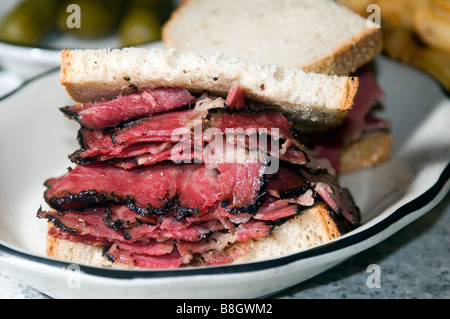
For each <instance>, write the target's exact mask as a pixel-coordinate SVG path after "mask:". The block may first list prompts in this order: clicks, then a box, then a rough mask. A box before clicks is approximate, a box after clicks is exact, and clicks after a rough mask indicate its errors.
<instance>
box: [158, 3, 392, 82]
mask: <svg viewBox="0 0 450 319" xmlns="http://www.w3.org/2000/svg"><path fill="white" fill-rule="evenodd" d="M162 39H163V42H164V44H165V45H166V46H167V47H170V48H176V49H178V50H185V51H204V52H223V53H227V54H230V55H233V56H239V57H242V58H245V59H248V60H257V61H264V62H267V63H272V64H282V65H286V66H290V67H296V68H300V69H303V70H305V71H308V72H317V73H325V74H337V75H349V74H352V73H353V72H355V71H356V70H357V69H358V68H359V67H361V66H363V65H365V64H366V63H368V62H370V61H371V60H373V59H374V58H375V57H376V56H377V55H378V54H379V53H380V52H381V50H382V46H383V41H382V33H381V30H380V29H379V28H377V27H373V24H372V25H371V24H368V23H367V21H366V20H365V19H364V18H362V17H360V16H359V15H357V14H356V13H354V12H352V11H351V10H349V9H348V8H346V7H344V6H342V5H339V4H336V3H335V2H334V1H329V0H255V1H241V0H214V1H209V0H185V1H183V2H182V3H181V5H180V6H179V8H178V9H177V10H175V11H174V12H173V14H172V16H171V18H170V19H169V21H168V22H167V23H166V24H165V25H164V27H163V32H162Z"/></svg>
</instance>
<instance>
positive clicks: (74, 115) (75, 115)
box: [59, 106, 81, 124]
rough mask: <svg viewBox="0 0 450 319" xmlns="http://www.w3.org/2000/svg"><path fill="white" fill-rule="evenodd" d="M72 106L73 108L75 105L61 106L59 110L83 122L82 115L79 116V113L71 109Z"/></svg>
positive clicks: (70, 117)
mask: <svg viewBox="0 0 450 319" xmlns="http://www.w3.org/2000/svg"><path fill="white" fill-rule="evenodd" d="M71 108H73V106H64V107H61V108H59V110H60V111H61V112H62V113H63V114H64V115H65V116H66V117H67V118H69V119H71V120H75V121H77V122H78V123H80V124H81V122H80V117H79V116H78V114H77V113H76V112H74V111H71Z"/></svg>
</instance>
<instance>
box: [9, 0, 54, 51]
mask: <svg viewBox="0 0 450 319" xmlns="http://www.w3.org/2000/svg"><path fill="white" fill-rule="evenodd" d="M60 4H61V1H58V0H25V1H21V2H20V3H19V4H18V5H17V6H16V7H14V8H13V9H12V10H11V11H10V12H9V13H7V14H6V15H5V17H3V19H2V20H1V21H0V39H1V40H2V41H7V42H11V43H16V44H20V45H35V44H37V43H38V42H39V40H40V39H41V38H42V37H43V36H44V34H45V33H46V32H47V31H48V30H49V29H51V28H52V26H54V24H55V16H56V12H57V10H58V8H59V6H60Z"/></svg>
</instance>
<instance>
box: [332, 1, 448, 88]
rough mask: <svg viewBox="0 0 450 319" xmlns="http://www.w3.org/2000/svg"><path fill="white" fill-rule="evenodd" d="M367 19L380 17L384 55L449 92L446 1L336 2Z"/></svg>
mask: <svg viewBox="0 0 450 319" xmlns="http://www.w3.org/2000/svg"><path fill="white" fill-rule="evenodd" d="M337 2H338V3H341V4H343V5H345V6H347V7H348V8H350V9H351V10H353V11H355V12H356V13H358V14H359V15H361V16H363V17H365V18H367V17H369V16H370V15H371V14H372V13H373V12H372V11H370V12H367V7H368V5H369V4H377V5H378V6H379V7H380V13H381V30H382V31H383V37H384V53H385V54H386V55H388V56H390V57H392V58H394V59H397V60H400V61H402V62H405V63H408V64H410V65H413V66H415V67H418V68H420V69H422V70H424V71H426V72H428V73H430V74H431V75H432V76H434V77H435V78H436V79H437V80H438V81H439V82H440V83H441V84H442V86H443V87H444V88H445V89H446V90H448V91H449V90H450V0H337Z"/></svg>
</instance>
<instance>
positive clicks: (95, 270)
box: [0, 56, 450, 279]
mask: <svg viewBox="0 0 450 319" xmlns="http://www.w3.org/2000/svg"><path fill="white" fill-rule="evenodd" d="M383 58H386V59H388V60H391V61H395V62H398V61H396V60H392V59H391V58H389V57H386V56H383ZM398 63H400V62H398ZM401 64H402V65H403V66H405V67H410V66H408V65H405V64H404V63H401ZM411 68H412V69H414V70H416V71H418V72H420V73H422V74H424V75H426V76H428V77H430V78H431V79H433V78H432V77H431V76H429V75H428V74H426V73H424V72H423V71H421V70H419V69H417V68H413V67H411ZM59 69H60V67H59V66H58V67H55V68H52V69H50V70H48V71H45V72H43V73H41V74H39V75H36V76H34V77H32V78H30V79H29V80H27V81H25V82H24V83H22V85H20V86H19V87H18V88H16V89H15V90H13V91H11V92H9V93H8V94H6V95H3V96H1V97H0V102H2V101H4V100H6V99H7V98H9V97H11V96H12V95H14V94H15V93H17V92H18V91H20V90H22V89H23V88H24V87H26V86H27V85H29V84H30V83H32V82H35V81H36V80H38V79H40V78H44V77H45V76H49V75H52V74H53V73H55V72H57V71H59ZM434 83H436V84H437V85H439V87H440V88H441V90H442V92H443V95H445V96H446V97H447V98H450V95H449V92H447V91H446V90H444V89H443V87H442V86H441V85H440V84H439V83H438V82H437V81H435V80H434ZM449 189H450V161H449V162H448V163H447V164H444V167H443V169H442V171H441V172H440V175H439V177H438V178H437V180H436V181H435V183H434V184H433V185H432V186H430V188H428V189H427V190H425V191H424V192H423V193H422V194H420V195H417V196H416V197H415V198H413V199H411V200H409V201H408V202H406V203H404V204H403V205H402V206H400V207H399V208H397V209H396V210H394V211H393V212H391V213H389V214H388V215H387V216H385V217H384V218H383V219H381V220H380V221H378V222H377V223H375V224H373V225H371V226H370V227H367V228H366V229H363V230H361V231H358V232H355V233H354V234H351V235H349V236H344V237H341V238H338V239H337V240H334V241H331V242H328V243H325V244H322V245H320V246H316V247H312V248H309V249H306V250H303V251H299V252H296V253H293V254H290V255H287V256H281V257H277V258H273V259H268V260H262V261H255V262H251V263H242V264H231V265H222V266H211V267H198V268H195V267H192V268H182V269H150V270H128V269H126V270H122V269H109V268H100V267H95V266H89V265H79V266H80V270H81V271H82V273H84V274H87V275H93V276H97V277H102V278H114V279H151V278H174V277H182V276H198V275H208V276H210V275H220V274H227V273H234V274H235V273H250V272H254V271H262V270H268V269H272V268H279V267H282V266H286V265H288V264H290V263H293V262H298V261H300V260H305V259H307V258H313V257H318V256H320V255H325V254H328V253H333V252H336V251H338V250H341V249H344V248H348V247H350V246H353V245H356V244H359V243H361V242H363V241H366V240H368V239H370V238H371V237H373V236H375V235H378V234H380V233H382V232H383V231H385V230H386V229H388V228H389V227H390V226H392V225H394V224H396V223H397V222H399V221H400V220H402V219H403V218H405V217H407V216H409V215H411V214H413V213H414V212H416V211H418V210H420V209H422V208H425V207H426V206H427V205H429V204H431V203H432V202H433V200H435V199H436V198H437V197H438V196H439V195H441V194H442V198H444V197H445V196H446V194H447V193H448V191H449ZM443 191H445V193H443ZM442 198H441V199H442ZM436 204H437V203H436ZM405 226H406V225H405ZM0 257H6V258H8V257H16V258H20V259H21V260H25V261H27V262H29V263H33V264H34V263H38V264H40V265H41V266H49V267H58V268H63V267H64V268H67V267H68V266H69V265H72V264H73V263H71V262H67V261H62V260H57V259H53V258H49V257H45V256H39V255H34V254H31V253H27V252H25V251H21V250H17V249H14V248H12V247H8V246H7V245H5V244H2V243H0Z"/></svg>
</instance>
